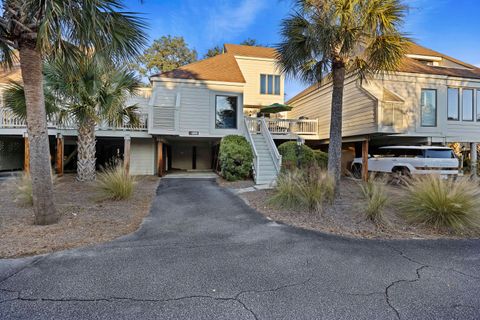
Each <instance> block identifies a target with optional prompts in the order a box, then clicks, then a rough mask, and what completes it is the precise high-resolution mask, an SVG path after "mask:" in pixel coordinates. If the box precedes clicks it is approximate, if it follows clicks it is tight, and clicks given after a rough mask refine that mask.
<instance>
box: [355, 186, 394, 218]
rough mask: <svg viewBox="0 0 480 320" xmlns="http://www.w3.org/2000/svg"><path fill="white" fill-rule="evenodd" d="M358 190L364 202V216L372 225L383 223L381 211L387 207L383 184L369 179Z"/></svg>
mask: <svg viewBox="0 0 480 320" xmlns="http://www.w3.org/2000/svg"><path fill="white" fill-rule="evenodd" d="M360 189H361V190H362V194H363V196H364V198H365V200H366V206H365V215H366V217H367V219H369V220H371V221H372V222H374V223H382V222H384V217H383V209H384V208H385V206H386V205H387V201H388V196H387V193H386V192H385V182H384V181H383V180H378V179H375V178H374V177H371V178H370V179H369V180H368V181H367V182H363V183H362V184H360Z"/></svg>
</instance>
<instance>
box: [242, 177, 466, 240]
mask: <svg viewBox="0 0 480 320" xmlns="http://www.w3.org/2000/svg"><path fill="white" fill-rule="evenodd" d="M273 192H274V191H273V190H258V191H254V192H248V193H244V194H242V195H241V196H242V197H243V198H244V199H245V200H246V202H247V203H248V204H249V205H250V206H251V207H253V208H254V209H256V210H257V211H259V212H261V213H262V214H263V215H265V216H266V217H268V218H270V219H272V220H275V221H279V222H283V223H286V224H290V225H294V226H298V227H301V228H305V229H310V230H318V231H322V232H327V233H333V234H338V235H344V236H349V237H354V238H379V239H437V238H459V236H458V235H452V234H449V233H448V232H445V231H440V230H433V229H431V228H428V227H425V226H411V225H408V224H407V223H406V222H405V221H404V220H403V219H402V217H401V212H399V210H398V209H397V206H396V203H398V201H401V200H400V199H401V198H402V195H403V193H404V190H403V189H402V187H400V186H387V192H388V194H389V202H388V205H387V207H386V208H385V209H384V214H385V220H386V221H385V223H383V224H381V225H377V224H375V223H373V222H371V221H369V220H366V219H365V216H364V211H363V210H364V207H365V200H364V198H363V196H362V193H361V190H360V188H359V184H358V182H357V181H355V180H353V179H348V178H345V179H343V180H342V182H341V195H340V198H339V199H338V200H337V201H336V203H335V204H334V205H326V206H325V208H324V211H323V212H319V213H311V212H307V211H305V210H301V209H298V210H287V209H282V208H275V207H273V206H271V205H270V204H269V203H268V199H269V198H270V197H271V196H272V194H273Z"/></svg>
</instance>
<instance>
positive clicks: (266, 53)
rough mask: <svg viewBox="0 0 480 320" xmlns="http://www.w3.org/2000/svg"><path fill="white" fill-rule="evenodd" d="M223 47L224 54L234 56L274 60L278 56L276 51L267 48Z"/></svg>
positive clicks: (230, 45) (236, 45) (229, 45)
mask: <svg viewBox="0 0 480 320" xmlns="http://www.w3.org/2000/svg"><path fill="white" fill-rule="evenodd" d="M223 47H224V49H225V52H227V53H231V54H233V55H235V56H243V57H252V58H253V57H254V58H266V59H276V58H277V54H278V53H277V50H275V49H273V48H268V47H255V46H244V45H239V44H229V43H227V44H225V45H224V46H223Z"/></svg>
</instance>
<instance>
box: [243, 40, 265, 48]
mask: <svg viewBox="0 0 480 320" xmlns="http://www.w3.org/2000/svg"><path fill="white" fill-rule="evenodd" d="M240 44H241V45H242V46H251V47H261V46H262V45H261V44H259V43H258V42H257V40H255V39H252V38H247V39H245V40H243V41H242V42H240Z"/></svg>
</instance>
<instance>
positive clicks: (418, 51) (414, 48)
mask: <svg viewBox="0 0 480 320" xmlns="http://www.w3.org/2000/svg"><path fill="white" fill-rule="evenodd" d="M407 54H415V55H419V56H433V57H441V58H443V59H446V60H450V61H453V62H455V63H457V64H459V65H461V66H464V67H465V68H476V67H475V66H474V65H471V64H469V63H466V62H463V61H460V60H458V59H455V58H452V57H450V56H447V55H446V54H443V53H440V52H438V51H435V50H432V49H429V48H427V47H424V46H421V45H419V44H418V43H415V42H411V43H410V45H409V46H408V49H407Z"/></svg>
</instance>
